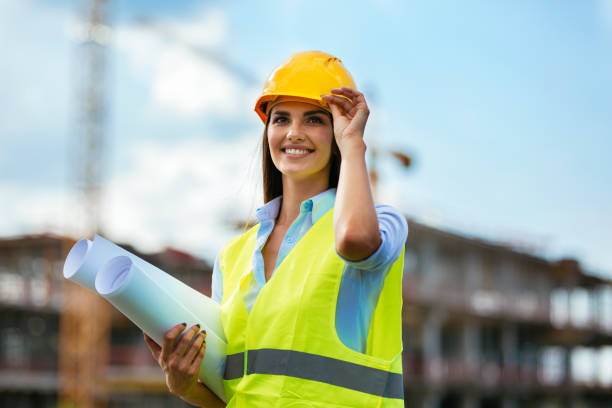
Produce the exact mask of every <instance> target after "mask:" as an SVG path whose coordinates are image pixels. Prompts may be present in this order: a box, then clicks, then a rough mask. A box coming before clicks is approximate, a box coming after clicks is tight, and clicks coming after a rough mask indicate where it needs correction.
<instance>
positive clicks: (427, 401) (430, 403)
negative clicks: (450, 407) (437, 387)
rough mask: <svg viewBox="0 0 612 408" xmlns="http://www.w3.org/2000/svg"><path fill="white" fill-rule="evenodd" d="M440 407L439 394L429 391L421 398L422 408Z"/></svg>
mask: <svg viewBox="0 0 612 408" xmlns="http://www.w3.org/2000/svg"><path fill="white" fill-rule="evenodd" d="M439 406H440V392H438V391H434V390H430V391H428V392H427V394H425V398H423V408H438V407H439Z"/></svg>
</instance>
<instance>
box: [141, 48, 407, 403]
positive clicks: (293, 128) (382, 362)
mask: <svg viewBox="0 0 612 408" xmlns="http://www.w3.org/2000/svg"><path fill="white" fill-rule="evenodd" d="M255 111H256V112H257V114H258V115H259V117H260V118H261V119H262V122H263V123H264V125H265V128H264V133H263V143H262V157H263V163H262V165H263V169H262V170H263V174H262V175H263V181H264V183H263V187H264V188H263V195H264V202H265V205H264V206H263V207H261V208H259V209H258V210H257V214H256V215H257V219H258V221H259V223H258V224H257V225H255V226H254V227H253V228H251V229H250V230H248V231H246V232H245V233H243V234H242V235H240V236H238V237H236V238H234V239H232V240H231V241H230V242H228V243H227V244H226V245H225V246H224V247H223V249H222V250H221V252H220V254H219V256H218V257H217V259H216V261H215V266H214V271H213V289H212V297H213V299H214V300H216V301H217V302H219V303H220V304H221V321H222V323H223V329H224V332H225V335H226V338H227V341H228V344H227V361H226V368H225V375H224V387H225V394H226V397H227V401H228V405H227V406H230V407H286V406H295V407H298V406H299V407H312V406H316V407H339V406H343V407H364V408H365V407H373V406H378V407H398V408H399V407H403V406H404V404H403V380H402V363H401V350H402V341H401V307H402V297H401V279H402V271H403V259H404V257H403V249H404V243H405V240H406V235H407V225H406V221H405V219H404V218H403V217H402V216H401V215H400V214H399V213H398V212H397V211H396V210H395V209H393V208H391V207H389V206H383V205H377V206H375V205H374V201H373V198H372V193H371V189H370V184H369V178H368V172H367V169H366V163H365V150H366V145H365V143H364V140H363V135H364V131H365V125H366V122H367V118H368V115H369V110H368V106H367V103H366V101H365V97H364V95H363V94H362V93H361V92H359V91H358V90H357V89H356V85H355V83H354V81H353V79H352V77H351V75H350V74H349V72H348V71H347V70H346V68H345V67H344V65H343V64H342V61H340V60H339V59H337V58H335V57H333V56H331V55H329V54H325V53H322V52H318V51H309V52H302V53H298V54H295V55H293V56H292V57H291V58H290V59H289V60H287V61H286V62H284V63H283V64H281V65H280V66H279V67H277V68H276V69H275V70H274V71H273V72H272V74H271V75H270V77H269V78H268V81H267V82H266V85H265V87H264V91H263V93H262V96H261V97H260V98H259V100H258V101H257V103H256V105H255ZM182 329H183V327H182V326H180V325H177V326H176V327H175V328H174V329H171V330H170V331H169V332H168V335H167V342H166V344H165V345H164V346H163V348H162V350H159V349H155V346H154V345H153V344H151V343H148V344H149V346H150V347H152V351H153V352H154V355H156V356H160V357H159V358H158V361H159V363H160V365H161V366H162V368H164V371H165V373H166V379H167V382H168V384H169V386H171V391H173V392H174V393H176V394H177V395H179V396H181V397H182V398H183V399H185V400H186V401H188V402H191V403H194V404H197V405H201V406H217V405H221V404H222V403H221V401H220V400H218V399H216V397H214V395H212V394H211V393H210V391H209V390H208V389H207V388H206V387H205V386H204V385H202V384H201V383H199V382H197V381H195V377H194V374H193V373H192V372H191V371H189V367H192V366H193V359H194V358H197V359H199V358H201V356H202V355H203V352H202V351H201V350H203V349H204V348H205V342H204V341H203V338H202V336H199V337H198V335H196V333H197V329H195V328H194V329H192V330H191V331H190V332H189V333H191V334H190V335H189V336H188V338H187V340H185V339H183V340H181V342H179V343H178V345H177V346H174V344H175V343H176V342H175V337H176V336H177V335H178V333H180V332H181V331H182ZM192 337H193V339H194V340H193V341H192V342H191V343H188V342H189V339H191V338H192ZM177 347H178V348H179V352H176V348H177ZM198 350H200V352H198ZM194 356H197V357H194ZM204 358H205V357H204Z"/></svg>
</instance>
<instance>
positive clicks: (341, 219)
mask: <svg viewBox="0 0 612 408" xmlns="http://www.w3.org/2000/svg"><path fill="white" fill-rule="evenodd" d="M365 151H366V146H365V143H364V141H363V139H362V138H354V139H353V140H352V141H350V143H349V142H345V144H344V146H343V149H342V164H341V166H340V178H339V180H338V189H337V191H336V203H335V207H334V235H335V243H336V250H337V251H338V253H339V254H340V255H342V256H343V257H344V258H346V259H348V260H351V261H358V260H362V259H365V258H367V257H368V256H370V255H372V254H373V253H374V252H375V251H376V249H378V247H379V246H380V243H381V239H380V233H379V230H378V218H377V216H376V210H375V208H374V198H373V197H372V190H371V188H370V179H369V177H368V171H367V167H366V161H365Z"/></svg>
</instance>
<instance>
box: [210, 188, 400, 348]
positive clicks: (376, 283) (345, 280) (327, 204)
mask: <svg viewBox="0 0 612 408" xmlns="http://www.w3.org/2000/svg"><path fill="white" fill-rule="evenodd" d="M335 199H336V189H335V188H331V189H329V190H327V191H324V192H323V193H321V194H318V195H316V196H314V197H312V198H310V199H308V200H305V201H303V202H302V204H301V205H300V214H299V215H298V216H297V218H296V219H295V221H293V223H292V224H291V226H290V227H289V229H288V230H287V233H286V235H285V237H284V238H283V241H282V243H281V246H280V248H279V251H278V256H277V260H276V266H275V267H274V271H276V268H277V267H278V265H280V263H281V262H282V261H283V259H284V258H285V257H286V256H287V254H288V253H289V252H290V251H291V249H293V247H294V246H295V244H296V243H297V242H298V241H299V240H300V239H302V237H303V236H304V235H305V234H306V232H308V230H309V229H310V227H312V225H313V224H314V223H315V222H317V220H319V218H321V217H322V216H323V215H324V214H325V213H326V212H327V211H329V210H330V209H331V208H332V207H333V206H334V202H335ZM281 200H282V196H281V197H276V198H275V199H273V200H271V201H269V202H268V203H266V204H265V205H264V206H262V207H260V208H258V209H257V212H256V217H257V220H258V221H259V224H260V226H259V230H258V231H257V236H256V240H255V251H254V252H253V259H252V265H253V274H254V277H255V279H252V280H251V282H252V284H251V287H250V288H249V289H248V291H247V294H246V295H245V296H244V300H245V304H246V307H247V310H248V311H249V312H250V311H251V308H252V307H253V304H254V303H255V299H256V298H257V294H258V293H259V291H260V290H261V288H262V287H263V286H264V285H265V284H266V278H265V273H264V260H263V255H262V253H261V250H262V249H263V247H264V245H265V244H266V241H267V240H268V237H269V236H270V233H271V232H272V229H273V228H274V223H275V221H276V217H277V216H278V212H279V211H280V206H281ZM376 215H377V216H378V228H379V230H380V237H381V240H382V243H381V244H380V247H379V248H378V249H377V250H376V252H374V253H373V254H372V255H370V256H369V257H368V258H366V259H364V260H362V261H357V262H353V261H349V260H346V259H344V258H342V256H340V255H339V254H338V256H340V257H341V258H342V259H343V260H344V262H345V263H346V266H345V268H344V272H343V275H342V281H341V283H340V290H339V293H338V303H337V307H336V331H337V332H338V337H339V338H340V340H341V341H342V342H343V343H344V344H345V345H346V346H347V347H349V348H351V349H353V350H356V351H359V352H361V353H365V351H366V347H367V340H368V331H369V329H370V322H371V321H372V316H373V314H374V309H375V308H376V304H377V303H378V297H379V295H380V291H381V289H382V286H383V283H384V280H385V277H386V276H387V272H388V271H389V269H390V268H391V265H392V264H393V262H394V261H395V260H396V259H397V257H398V256H400V254H401V252H402V248H403V247H404V244H405V242H406V237H407V236H408V225H407V223H406V219H405V218H404V217H403V216H402V215H401V214H400V213H399V212H398V211H397V210H396V209H395V208H393V207H390V206H388V205H377V206H376ZM273 273H274V272H273ZM212 298H213V299H214V300H215V301H216V302H218V303H221V299H222V298H223V273H222V271H221V270H220V269H219V257H218V256H217V259H215V266H214V268H213V275H212Z"/></svg>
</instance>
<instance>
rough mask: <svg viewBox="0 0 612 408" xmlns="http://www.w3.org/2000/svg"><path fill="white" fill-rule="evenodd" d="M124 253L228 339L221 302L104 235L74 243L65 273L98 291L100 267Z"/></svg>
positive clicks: (76, 281)
mask: <svg viewBox="0 0 612 408" xmlns="http://www.w3.org/2000/svg"><path fill="white" fill-rule="evenodd" d="M120 255H123V256H128V257H129V258H130V259H131V260H132V262H134V264H135V265H137V266H138V267H139V268H140V270H141V271H142V272H143V273H145V274H146V275H147V276H149V277H150V278H151V279H152V280H154V281H155V282H157V283H158V284H159V285H160V286H162V287H163V288H165V289H167V290H168V292H169V293H172V294H173V296H174V297H175V298H176V299H179V300H180V302H181V303H182V305H183V306H185V308H186V309H187V310H191V311H193V312H194V313H196V314H197V315H198V316H203V320H204V321H205V322H206V325H207V326H208V327H209V328H210V329H211V331H213V332H214V333H215V334H216V335H217V336H218V337H219V338H221V339H222V340H223V341H226V339H225V333H224V331H223V325H222V324H221V312H220V306H219V304H218V303H217V302H215V301H214V300H212V299H211V298H209V297H208V296H206V295H204V294H202V293H200V292H198V291H197V290H195V289H193V288H191V287H189V286H188V285H186V284H184V283H183V282H181V281H180V280H178V279H176V278H175V277H173V276H172V275H169V274H167V273H166V272H164V271H162V270H161V269H159V268H158V267H156V266H154V265H151V264H150V263H148V262H147V261H145V260H143V259H141V258H139V257H137V256H136V255H134V254H132V253H130V252H128V251H126V250H125V249H123V248H121V247H119V246H118V245H115V244H114V243H112V242H111V241H108V240H106V239H104V238H102V237H101V236H100V235H96V236H95V237H94V240H93V242H92V241H89V240H88V239H82V240H80V241H78V242H77V243H76V244H74V246H73V247H72V249H71V250H70V252H69V253H68V256H67V257H66V262H65V263H64V277H65V278H67V279H69V280H71V281H73V282H75V283H78V284H79V285H81V286H83V287H85V288H87V289H89V290H91V291H92V292H94V293H97V292H96V289H95V280H96V274H97V273H98V270H99V269H100V267H101V266H102V265H104V264H105V263H106V262H108V261H109V260H110V259H112V258H114V257H117V256H120ZM176 323H180V322H179V321H177V322H176Z"/></svg>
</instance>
